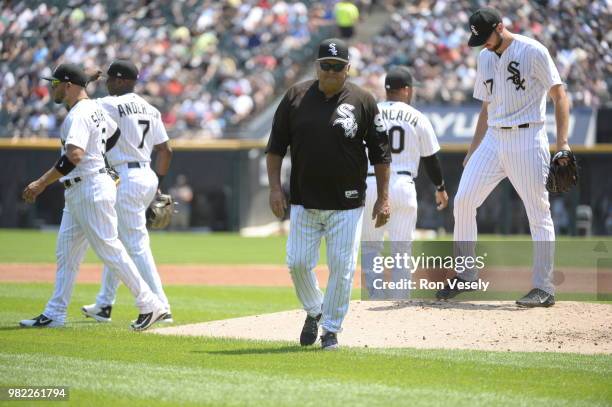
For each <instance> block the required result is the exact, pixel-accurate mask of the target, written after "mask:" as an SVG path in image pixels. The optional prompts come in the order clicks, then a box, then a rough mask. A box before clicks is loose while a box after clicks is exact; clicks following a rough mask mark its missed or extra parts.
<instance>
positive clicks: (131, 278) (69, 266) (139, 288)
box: [43, 174, 163, 322]
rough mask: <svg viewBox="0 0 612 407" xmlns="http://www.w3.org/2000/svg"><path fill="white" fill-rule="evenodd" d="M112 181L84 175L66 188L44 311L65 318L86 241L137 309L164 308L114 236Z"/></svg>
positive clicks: (100, 175) (102, 175) (106, 178)
mask: <svg viewBox="0 0 612 407" xmlns="http://www.w3.org/2000/svg"><path fill="white" fill-rule="evenodd" d="M116 193H117V192H116V187H115V183H114V182H113V181H112V180H111V178H110V177H109V176H108V175H107V174H96V175H91V176H87V177H84V178H83V180H82V181H81V182H78V183H76V184H74V185H73V186H72V187H71V188H68V189H67V190H66V192H65V195H64V196H65V201H66V205H65V207H64V212H63V215H62V223H61V225H60V230H59V234H58V236H57V250H56V255H57V274H56V278H55V290H54V292H53V296H52V297H51V299H50V300H49V302H48V303H47V306H46V308H45V311H44V312H43V313H44V314H45V315H46V316H47V317H48V318H51V319H53V320H56V321H58V322H65V320H66V313H67V308H68V304H69V303H70V297H71V296H72V290H73V288H74V284H75V281H76V276H77V273H78V271H79V266H80V264H81V262H82V261H83V257H84V256H85V252H86V251H87V246H88V243H89V244H91V247H92V248H93V250H94V252H95V253H96V255H98V257H99V258H100V259H101V260H102V261H103V262H104V263H105V264H108V265H110V266H111V267H112V269H113V270H115V271H116V273H117V274H118V275H119V278H120V279H121V280H122V281H123V282H124V283H125V285H126V286H127V287H128V288H129V289H130V291H131V293H132V295H134V297H135V298H136V306H137V307H138V308H139V310H140V313H148V312H151V311H153V310H155V309H161V308H163V304H161V303H160V301H159V300H158V299H157V297H156V296H155V295H154V294H153V293H152V292H151V289H150V288H149V287H148V286H147V284H146V283H145V282H144V280H143V279H142V278H141V277H140V275H139V274H138V270H137V269H136V266H135V265H134V263H133V262H132V260H131V259H130V256H129V255H128V254H127V252H126V250H125V247H123V245H122V244H121V242H120V241H119V239H118V237H117V215H116V213H115V207H114V205H115V196H116Z"/></svg>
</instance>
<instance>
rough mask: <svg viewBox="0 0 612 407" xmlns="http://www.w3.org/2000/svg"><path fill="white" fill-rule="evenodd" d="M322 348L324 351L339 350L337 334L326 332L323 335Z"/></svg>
mask: <svg viewBox="0 0 612 407" xmlns="http://www.w3.org/2000/svg"><path fill="white" fill-rule="evenodd" d="M321 348H322V349H324V350H335V349H338V335H336V333H335V332H325V333H324V334H323V335H321Z"/></svg>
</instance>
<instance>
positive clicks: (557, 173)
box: [546, 150, 578, 193]
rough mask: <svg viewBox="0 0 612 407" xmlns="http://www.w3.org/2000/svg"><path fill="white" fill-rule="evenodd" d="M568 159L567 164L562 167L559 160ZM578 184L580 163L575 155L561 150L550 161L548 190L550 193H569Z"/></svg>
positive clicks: (547, 179)
mask: <svg viewBox="0 0 612 407" xmlns="http://www.w3.org/2000/svg"><path fill="white" fill-rule="evenodd" d="M562 158H567V159H568V160H567V164H566V165H562V164H560V163H559V160H560V159H562ZM577 182H578V162H577V160H576V156H575V155H574V153H572V152H571V151H568V150H561V151H559V152H558V153H557V154H555V155H554V156H553V158H552V159H551V160H550V169H549V171H548V178H546V189H547V190H548V192H555V193H559V192H567V191H569V190H570V189H572V187H573V186H574V185H576V183H577Z"/></svg>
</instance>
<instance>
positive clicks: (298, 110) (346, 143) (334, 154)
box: [266, 80, 391, 210]
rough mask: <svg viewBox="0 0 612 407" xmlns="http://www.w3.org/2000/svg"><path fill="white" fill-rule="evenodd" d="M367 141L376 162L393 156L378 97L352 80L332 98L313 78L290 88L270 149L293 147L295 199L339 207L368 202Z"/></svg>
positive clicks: (299, 202)
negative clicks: (377, 101) (376, 99)
mask: <svg viewBox="0 0 612 407" xmlns="http://www.w3.org/2000/svg"><path fill="white" fill-rule="evenodd" d="M377 126H378V130H377ZM366 146H367V148H368V154H369V158H370V162H371V163H372V164H373V165H375V164H383V163H390V162H391V151H390V148H389V139H388V136H387V134H386V132H384V129H383V125H382V121H381V120H380V117H379V116H378V107H377V106H376V101H375V100H374V97H372V95H371V94H369V93H368V92H366V91H365V90H363V89H361V88H360V87H359V86H357V85H354V84H352V83H350V82H346V83H345V84H344V86H343V88H342V90H341V91H340V92H339V93H338V94H336V95H334V96H333V97H331V98H329V99H327V98H326V97H325V94H324V93H323V92H321V91H320V90H319V82H318V81H317V80H310V81H306V82H302V83H299V84H297V85H295V86H293V87H291V88H290V89H289V90H288V91H287V93H286V94H285V97H284V98H283V100H282V101H281V103H280V105H279V106H278V108H277V110H276V113H275V115H274V122H273V124H272V132H271V134H270V139H269V141H268V146H267V148H266V152H269V153H273V154H278V155H280V156H284V155H285V153H286V152H287V147H291V185H290V188H291V203H292V204H294V205H302V206H304V207H305V208H308V209H330V210H338V209H354V208H358V207H360V206H363V205H364V202H365V189H366V182H365V179H366V176H367V169H368V162H367V156H366Z"/></svg>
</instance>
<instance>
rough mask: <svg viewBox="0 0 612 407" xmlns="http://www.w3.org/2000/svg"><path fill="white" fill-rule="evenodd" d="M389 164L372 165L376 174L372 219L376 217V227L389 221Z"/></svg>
mask: <svg viewBox="0 0 612 407" xmlns="http://www.w3.org/2000/svg"><path fill="white" fill-rule="evenodd" d="M390 168H391V166H390V165H389V164H376V165H374V173H375V174H376V191H377V198H376V203H375V204H374V209H373V210H372V219H376V225H375V226H376V227H377V228H378V227H381V226H383V225H384V224H386V223H387V222H388V221H389V217H390V216H391V207H390V205H389V178H390V176H391V169H390Z"/></svg>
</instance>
